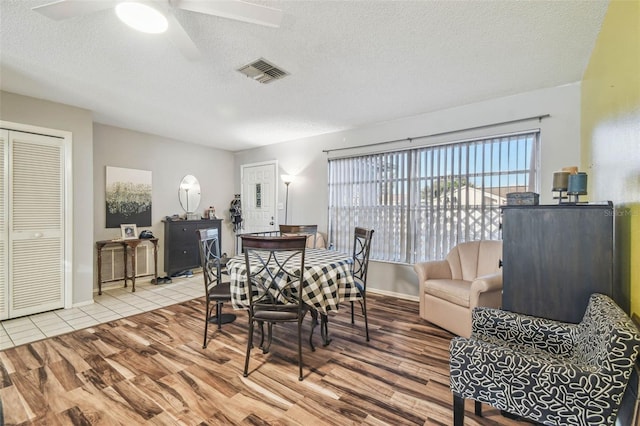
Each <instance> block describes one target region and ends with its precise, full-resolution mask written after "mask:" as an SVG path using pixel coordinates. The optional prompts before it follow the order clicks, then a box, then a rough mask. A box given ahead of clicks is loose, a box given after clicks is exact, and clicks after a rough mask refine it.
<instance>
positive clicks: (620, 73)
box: [581, 0, 640, 315]
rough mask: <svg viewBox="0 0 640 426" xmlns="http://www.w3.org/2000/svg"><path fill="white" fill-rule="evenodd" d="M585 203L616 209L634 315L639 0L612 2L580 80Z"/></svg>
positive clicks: (639, 195) (637, 294)
mask: <svg viewBox="0 0 640 426" xmlns="http://www.w3.org/2000/svg"><path fill="white" fill-rule="evenodd" d="M581 87H582V89H581V90H582V96H581V127H582V128H581V142H582V147H581V155H582V158H581V163H582V164H581V169H582V170H586V171H587V172H588V174H589V199H590V200H593V201H600V200H612V201H613V202H614V205H615V207H616V217H615V219H616V247H617V250H618V270H617V273H618V277H619V279H620V282H621V283H622V284H623V287H624V288H626V289H627V290H626V291H625V293H627V294H626V298H630V301H631V312H632V313H635V314H636V315H640V0H624V1H623V0H612V1H611V3H610V5H609V9H608V11H607V15H606V17H605V20H604V22H603V25H602V28H601V31H600V34H599V36H598V39H597V41H596V45H595V46H594V50H593V52H592V54H591V59H590V61H589V65H588V67H587V69H586V71H585V74H584V78H583V80H582V86H581Z"/></svg>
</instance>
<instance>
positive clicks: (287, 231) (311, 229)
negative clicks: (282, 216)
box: [280, 225, 318, 248]
mask: <svg viewBox="0 0 640 426" xmlns="http://www.w3.org/2000/svg"><path fill="white" fill-rule="evenodd" d="M280 235H284V236H292V235H308V241H307V242H308V243H310V244H307V248H316V245H317V243H318V238H317V235H318V225H280Z"/></svg>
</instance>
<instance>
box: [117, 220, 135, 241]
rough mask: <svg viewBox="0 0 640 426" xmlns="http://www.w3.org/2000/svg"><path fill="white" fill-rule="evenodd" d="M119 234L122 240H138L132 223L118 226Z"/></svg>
mask: <svg viewBox="0 0 640 426" xmlns="http://www.w3.org/2000/svg"><path fill="white" fill-rule="evenodd" d="M120 233H121V234H122V239H123V240H133V239H136V238H138V228H137V227H136V225H135V224H133V223H123V224H121V225H120Z"/></svg>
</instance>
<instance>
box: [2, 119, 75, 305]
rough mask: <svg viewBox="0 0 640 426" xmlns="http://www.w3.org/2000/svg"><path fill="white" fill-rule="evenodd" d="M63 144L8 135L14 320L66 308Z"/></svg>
mask: <svg viewBox="0 0 640 426" xmlns="http://www.w3.org/2000/svg"><path fill="white" fill-rule="evenodd" d="M63 166H64V145H63V142H62V140H61V139H59V138H55V137H49V136H41V135H34V134H29V133H21V132H14V131H11V132H9V173H8V176H9V177H10V180H9V186H8V189H9V197H8V200H9V201H8V203H9V211H10V215H9V233H8V234H9V271H8V276H9V285H8V290H9V291H8V298H9V301H8V309H9V316H10V317H17V316H22V315H28V314H32V313H36V312H43V311H47V310H51V309H57V308H62V307H64V207H63V206H64V168H63Z"/></svg>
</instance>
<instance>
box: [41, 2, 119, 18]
mask: <svg viewBox="0 0 640 426" xmlns="http://www.w3.org/2000/svg"><path fill="white" fill-rule="evenodd" d="M116 3H117V2H116V1H115V0H95V1H80V0H58V1H54V2H53V3H47V4H43V5H41V6H36V7H32V8H31V10H34V11H36V12H38V13H41V14H43V15H44V16H46V17H47V18H51V19H54V20H56V21H60V20H62V19H68V18H73V17H75V16H81V15H88V14H89V13H93V12H98V11H101V10H105V9H109V8H112V7H114V6H115V5H116Z"/></svg>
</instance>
